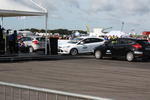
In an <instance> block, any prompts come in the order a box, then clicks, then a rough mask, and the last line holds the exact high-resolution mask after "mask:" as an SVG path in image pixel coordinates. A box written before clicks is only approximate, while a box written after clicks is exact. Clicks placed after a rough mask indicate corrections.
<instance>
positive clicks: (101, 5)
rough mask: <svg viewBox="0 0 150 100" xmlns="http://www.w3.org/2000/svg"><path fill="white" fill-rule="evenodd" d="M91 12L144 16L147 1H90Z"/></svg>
mask: <svg viewBox="0 0 150 100" xmlns="http://www.w3.org/2000/svg"><path fill="white" fill-rule="evenodd" d="M91 2H92V3H91V9H92V10H91V11H96V12H100V11H104V12H105V11H111V12H119V13H125V14H146V13H149V11H150V7H149V4H150V1H149V0H91Z"/></svg>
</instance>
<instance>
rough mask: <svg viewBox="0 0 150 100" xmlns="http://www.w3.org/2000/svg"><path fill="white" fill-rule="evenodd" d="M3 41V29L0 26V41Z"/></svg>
mask: <svg viewBox="0 0 150 100" xmlns="http://www.w3.org/2000/svg"><path fill="white" fill-rule="evenodd" d="M2 39H3V29H2V27H1V25H0V41H1V40H2Z"/></svg>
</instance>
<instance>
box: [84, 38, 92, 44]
mask: <svg viewBox="0 0 150 100" xmlns="http://www.w3.org/2000/svg"><path fill="white" fill-rule="evenodd" d="M83 42H84V44H87V43H90V42H91V41H90V39H89V38H88V39H85V40H83Z"/></svg>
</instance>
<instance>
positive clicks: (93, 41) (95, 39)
mask: <svg viewBox="0 0 150 100" xmlns="http://www.w3.org/2000/svg"><path fill="white" fill-rule="evenodd" d="M90 40H91V43H95V42H102V41H103V39H98V38H91V39H90Z"/></svg>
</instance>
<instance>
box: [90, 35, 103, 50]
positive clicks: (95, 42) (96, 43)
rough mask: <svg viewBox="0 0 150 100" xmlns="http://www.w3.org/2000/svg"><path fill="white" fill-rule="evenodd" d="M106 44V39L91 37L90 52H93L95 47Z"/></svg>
mask: <svg viewBox="0 0 150 100" xmlns="http://www.w3.org/2000/svg"><path fill="white" fill-rule="evenodd" d="M102 44H104V40H103V39H100V38H90V43H89V45H88V46H89V47H90V49H89V52H93V51H94V49H95V48H96V47H98V46H100V45H102Z"/></svg>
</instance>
